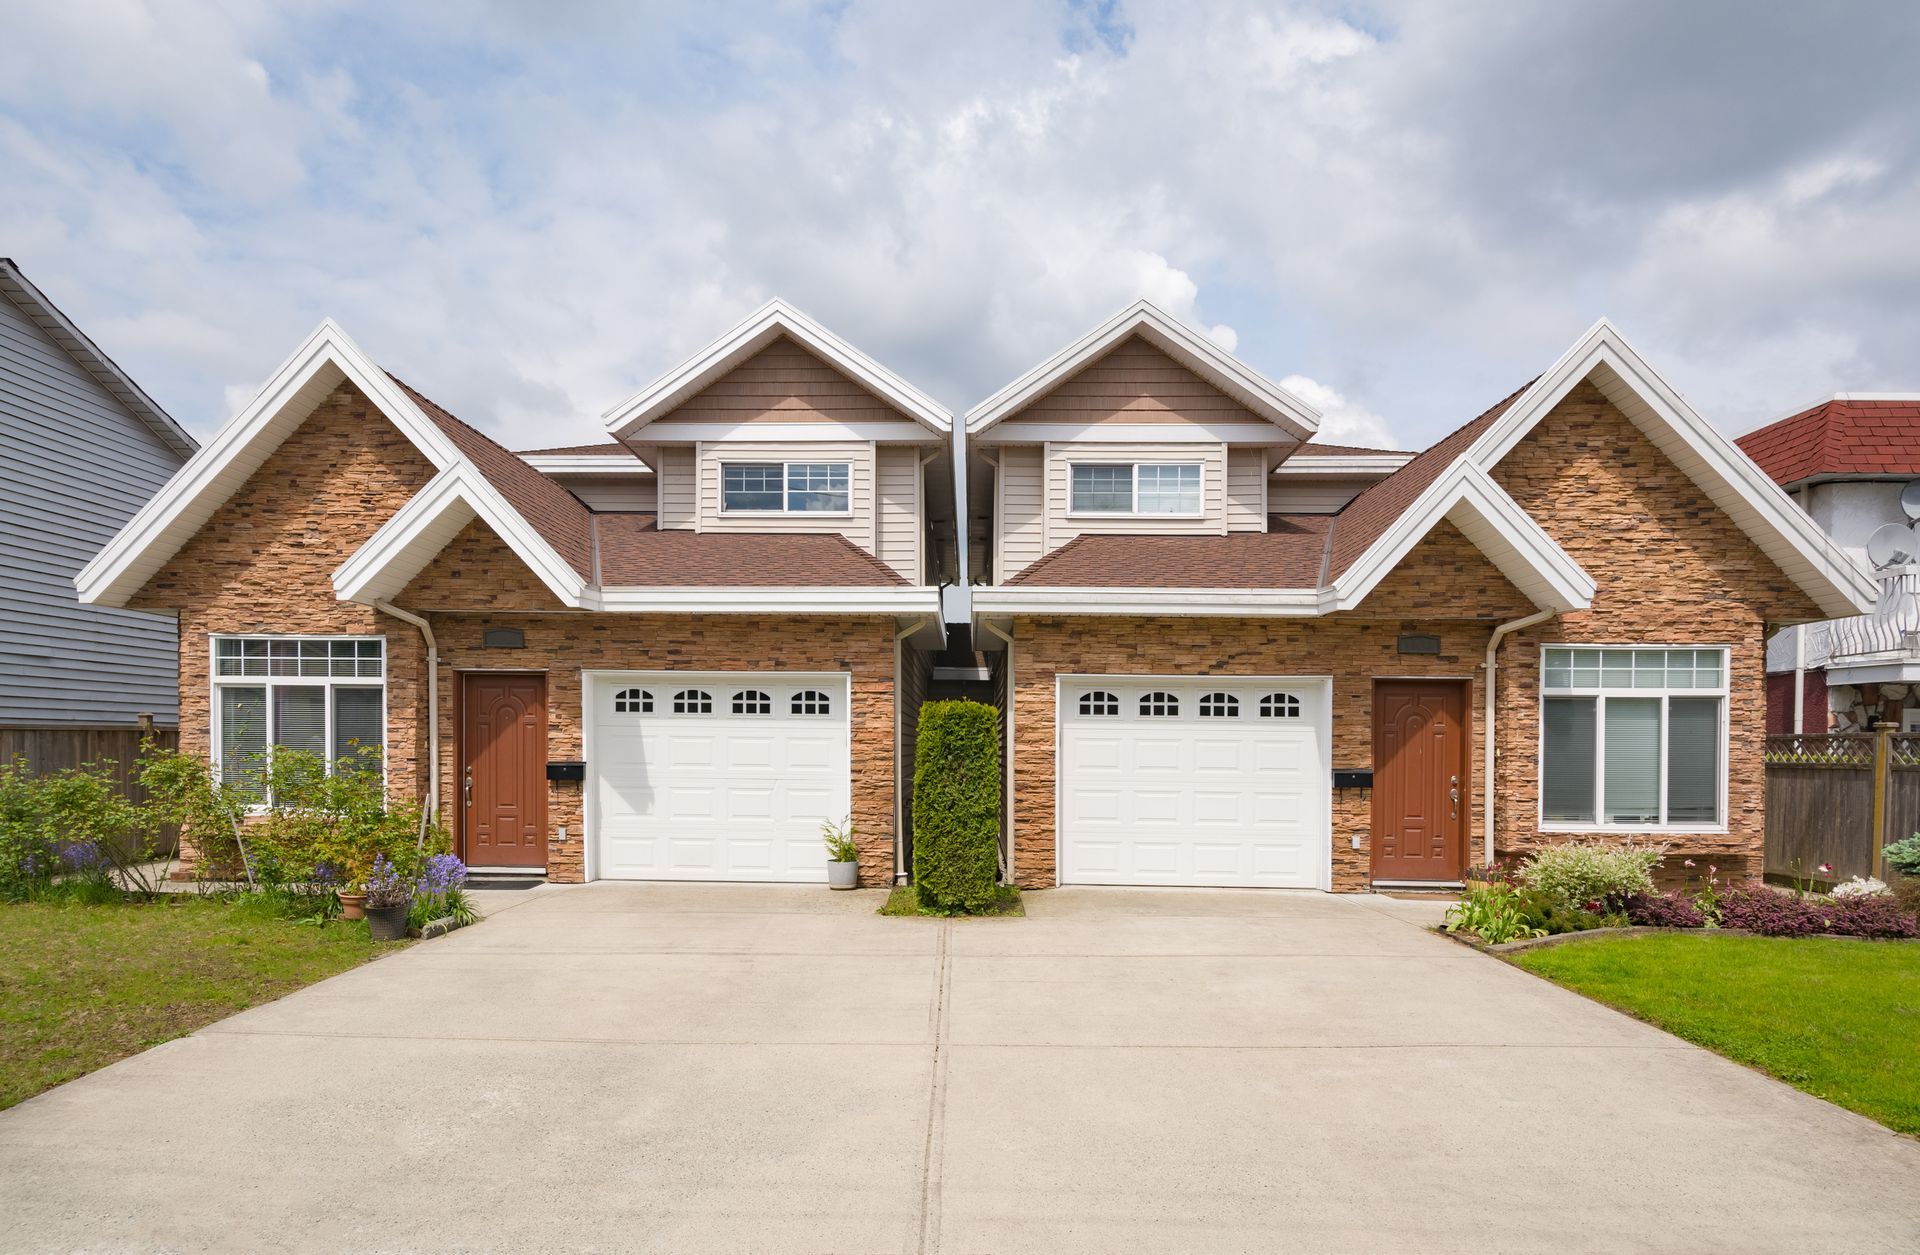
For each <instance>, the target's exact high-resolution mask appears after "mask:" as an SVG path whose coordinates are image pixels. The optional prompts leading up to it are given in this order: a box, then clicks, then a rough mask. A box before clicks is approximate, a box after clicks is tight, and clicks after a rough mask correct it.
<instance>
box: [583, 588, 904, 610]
mask: <svg viewBox="0 0 1920 1255" xmlns="http://www.w3.org/2000/svg"><path fill="white" fill-rule="evenodd" d="M584 608H585V609H588V610H598V611H604V612H608V613H625V614H693V613H702V614H754V613H766V612H777V613H783V614H922V615H924V614H937V613H939V610H940V590H939V589H937V588H934V587H931V586H929V585H911V586H906V587H899V586H879V587H873V588H822V587H816V586H806V587H778V586H752V587H739V588H720V587H715V586H712V585H680V586H673V585H639V586H613V587H604V588H596V589H589V590H588V595H587V598H586V600H585V603H584Z"/></svg>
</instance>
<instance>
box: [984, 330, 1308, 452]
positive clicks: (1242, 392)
mask: <svg viewBox="0 0 1920 1255" xmlns="http://www.w3.org/2000/svg"><path fill="white" fill-rule="evenodd" d="M1136 335H1137V336H1139V337H1140V338H1142V339H1143V340H1145V341H1146V342H1147V343H1149V344H1151V345H1153V346H1154V347H1155V348H1157V349H1159V350H1160V351H1161V352H1163V353H1165V354H1167V356H1169V357H1171V358H1173V360H1174V361H1176V362H1178V363H1180V364H1181V365H1182V366H1184V367H1186V368H1187V369H1188V370H1190V371H1192V372H1193V373H1194V374H1196V375H1198V376H1199V377H1200V378H1202V379H1204V380H1206V381H1207V382H1208V383H1210V384H1212V385H1213V386H1214V387H1216V388H1218V389H1220V391H1222V392H1224V393H1226V394H1227V395H1228V396H1229V397H1232V398H1233V399H1234V400H1235V401H1237V402H1239V403H1240V404H1241V405H1244V406H1246V407H1247V409H1249V410H1251V411H1253V412H1254V413H1255V414H1257V415H1259V416H1260V417H1262V418H1264V419H1266V420H1267V421H1268V422H1270V423H1273V424H1274V425H1275V426H1277V427H1279V428H1281V429H1282V430H1283V431H1285V432H1286V433H1287V434H1288V435H1289V436H1291V437H1292V438H1293V439H1295V440H1306V439H1308V438H1309V437H1311V436H1312V435H1313V433H1314V432H1316V431H1318V430H1319V429H1320V412H1319V411H1318V410H1316V409H1314V408H1313V407H1312V406H1311V405H1308V404H1307V403H1306V402H1305V401H1302V400H1301V399H1300V398H1299V397H1297V396H1295V395H1293V393H1291V392H1288V391H1287V390H1286V389H1285V388H1282V387H1281V386H1280V385H1279V384H1277V383H1274V382H1272V381H1271V380H1269V379H1267V378H1266V377H1265V376H1263V375H1262V374H1260V372H1258V371H1256V370H1254V369H1253V368H1252V367H1251V366H1248V365H1247V364H1246V363H1245V362H1242V361H1241V360H1239V359H1238V358H1236V357H1234V356H1233V355H1232V354H1231V353H1228V352H1227V351H1226V350H1225V349H1222V348H1221V347H1220V346H1219V345H1217V344H1215V343H1214V342H1213V341H1212V340H1211V339H1209V338H1208V337H1207V336H1206V335H1204V334H1202V333H1201V332H1200V331H1198V330H1197V329H1195V328H1193V327H1189V326H1188V325H1187V324H1186V323H1184V322H1181V321H1180V320H1179V319H1177V318H1175V317H1173V316H1172V315H1171V314H1169V313H1167V312H1166V311H1165V310H1163V309H1161V308H1160V307H1159V306H1157V305H1155V304H1154V303H1153V302H1151V301H1148V300H1138V301H1135V302H1134V303H1133V304H1131V305H1129V306H1127V307H1126V308H1125V309H1123V310H1121V311H1120V312H1119V313H1117V314H1115V315H1114V316H1113V317H1111V318H1109V319H1107V320H1106V321H1105V322H1103V323H1101V324H1100V325H1099V326H1097V327H1095V328H1094V329H1093V330H1091V331H1089V332H1087V333H1086V334H1085V335H1083V336H1081V337H1080V338H1079V339H1078V340H1075V341H1074V342H1073V343H1072V344H1069V345H1067V346H1066V347H1065V348H1063V349H1061V350H1060V351H1059V352H1057V353H1055V354H1054V355H1053V356H1051V357H1049V358H1047V359H1046V360H1045V361H1043V362H1041V363H1040V364H1039V365H1037V366H1035V367H1034V368H1033V369H1032V370H1029V371H1027V372H1026V373H1025V374H1024V375H1021V376H1020V377H1019V378H1018V379H1015V380H1014V381H1013V382H1012V383H1009V384H1008V385H1007V386H1006V387H1004V388H1002V389H1000V390H999V391H998V392H996V393H994V394H993V395H992V396H990V397H988V398H987V399H986V400H984V401H982V402H981V403H980V404H978V405H976V406H974V407H973V408H972V409H971V410H968V411H967V434H968V435H978V434H979V433H980V432H983V431H985V430H987V428H989V427H992V426H993V425H994V424H995V423H998V422H1000V421H1002V420H1004V419H1007V418H1011V417H1013V416H1014V415H1015V414H1017V413H1019V412H1020V411H1021V410H1023V409H1025V408H1026V407H1027V406H1029V405H1031V404H1032V403H1033V402H1035V401H1037V400H1039V399H1040V398H1041V397H1042V396H1044V395H1046V393H1047V392H1049V391H1050V390H1052V389H1053V388H1054V387H1056V386H1057V385H1059V384H1060V383H1062V382H1064V381H1066V380H1067V379H1069V378H1071V377H1072V376H1073V375H1075V374H1077V373H1078V372H1079V371H1080V370H1081V369H1082V368H1084V367H1086V366H1087V365H1089V364H1090V363H1092V362H1093V361H1094V360H1095V359H1097V358H1099V357H1100V356H1101V355H1102V354H1104V353H1106V352H1107V351H1108V350H1110V349H1112V348H1113V347H1115V346H1116V345H1118V344H1119V343H1120V342H1121V341H1123V340H1125V339H1127V338H1128V337H1130V336H1136Z"/></svg>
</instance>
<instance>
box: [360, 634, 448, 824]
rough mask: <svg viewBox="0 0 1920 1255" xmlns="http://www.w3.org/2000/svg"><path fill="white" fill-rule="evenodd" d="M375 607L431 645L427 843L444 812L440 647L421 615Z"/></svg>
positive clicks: (424, 815) (422, 818)
mask: <svg viewBox="0 0 1920 1255" xmlns="http://www.w3.org/2000/svg"><path fill="white" fill-rule="evenodd" d="M373 608H374V609H375V610H378V611H379V612H380V613H382V614H390V615H392V616H393V617H394V618H396V619H398V620H400V621H401V622H402V623H411V624H412V625H413V626H415V627H417V628H419V629H420V638H421V639H422V640H424V641H425V642H426V643H427V806H426V810H425V811H424V812H423V813H422V814H421V816H420V835H421V838H422V839H423V840H424V839H425V837H426V831H427V829H426V826H427V825H428V824H430V823H432V822H433V818H434V816H435V815H436V814H438V813H439V810H440V646H439V644H438V642H436V641H435V640H434V639H433V625H432V624H431V623H428V622H427V621H426V620H425V619H423V618H421V617H420V616H419V615H417V614H413V613H411V612H409V611H406V610H402V609H400V607H398V606H395V605H390V604H389V603H387V602H384V601H376V602H374V603H373Z"/></svg>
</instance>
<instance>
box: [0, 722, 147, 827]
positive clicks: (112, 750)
mask: <svg viewBox="0 0 1920 1255" xmlns="http://www.w3.org/2000/svg"><path fill="white" fill-rule="evenodd" d="M149 736H151V737H152V738H153V742H154V744H155V745H157V746H159V747H160V748H161V749H176V748H178V747H179V744H180V733H179V732H178V731H176V730H175V729H173V728H154V729H152V730H151V731H149V730H145V729H141V728H0V763H11V762H13V761H15V760H16V759H25V760H26V763H27V770H28V771H30V772H32V773H33V774H34V775H36V776H50V775H52V774H53V773H55V772H57V771H66V770H69V769H70V768H74V767H79V766H82V765H84V764H86V763H99V762H111V763H112V764H113V777H114V780H115V781H116V782H118V784H119V786H120V792H121V793H123V794H125V795H126V796H127V797H130V798H132V799H133V800H134V801H136V802H144V801H146V800H147V793H146V790H145V789H142V788H141V787H140V786H139V785H138V784H135V783H134V780H133V768H134V764H135V763H136V762H137V761H138V760H139V758H140V743H141V741H143V740H144V739H146V738H147V737H149ZM176 836H177V834H176V833H174V832H173V830H172V829H171V828H168V829H167V830H166V831H164V832H163V833H162V834H161V838H160V839H161V840H162V841H163V842H164V841H170V840H173V839H174V838H175V837H176Z"/></svg>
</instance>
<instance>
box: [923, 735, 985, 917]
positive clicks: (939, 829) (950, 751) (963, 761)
mask: <svg viewBox="0 0 1920 1255" xmlns="http://www.w3.org/2000/svg"><path fill="white" fill-rule="evenodd" d="M999 879H1000V728H999V712H998V711H996V710H995V709H994V708H993V707H991V706H986V705H982V704H981V703H979V702H928V703H927V704H926V705H924V706H922V707H921V708H920V735H919V740H918V743H917V745H916V747H915V752H914V768H913V883H914V890H915V893H916V894H917V895H918V897H919V900H920V905H921V906H923V907H926V908H928V909H931V910H937V911H981V910H985V909H987V908H989V907H991V906H992V905H993V904H994V903H995V901H996V900H997V899H998V896H999V894H998V889H999Z"/></svg>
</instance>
